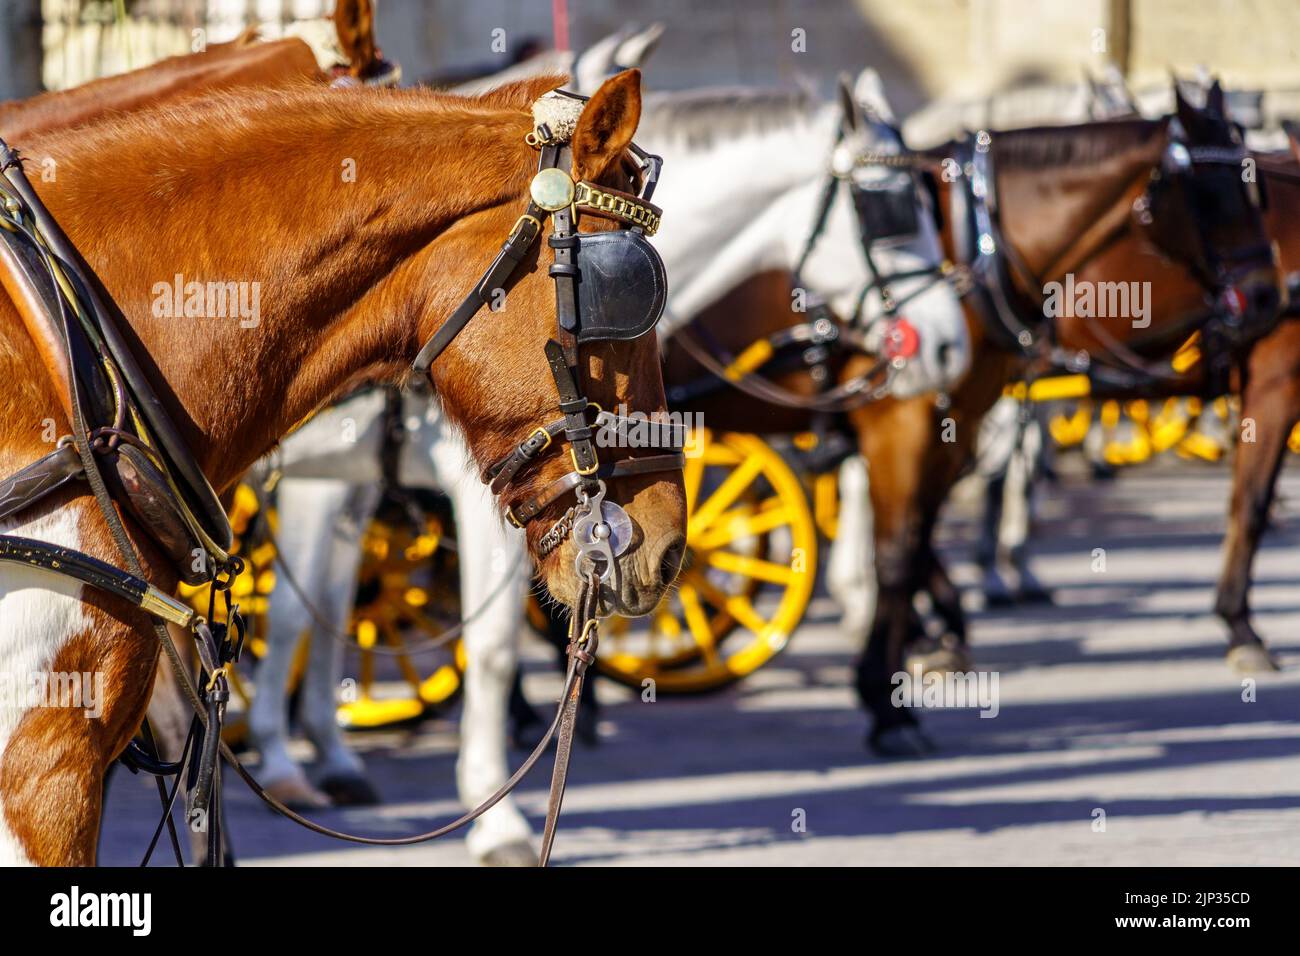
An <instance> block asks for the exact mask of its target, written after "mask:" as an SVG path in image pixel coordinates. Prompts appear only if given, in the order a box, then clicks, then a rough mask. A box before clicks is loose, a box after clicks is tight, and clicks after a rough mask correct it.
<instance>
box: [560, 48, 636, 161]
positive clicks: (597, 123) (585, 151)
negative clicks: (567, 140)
mask: <svg viewBox="0 0 1300 956" xmlns="http://www.w3.org/2000/svg"><path fill="white" fill-rule="evenodd" d="M639 122H641V71H640V70H624V71H623V72H622V73H619V74H617V75H615V76H612V77H610V78H609V79H608V80H606V81H605V82H604V83H602V84H600V87H599V88H598V89H597V90H596V92H595V93H593V94H592V96H591V99H590V100H588V101H587V105H586V106H585V107H584V108H583V110H582V115H581V116H579V117H578V127H577V129H576V130H574V132H573V140H572V142H573V174H574V178H575V179H589V180H593V181H594V180H597V179H599V178H600V177H601V176H602V175H604V174H605V172H606V171H607V170H609V168H610V167H611V166H613V165H614V163H616V162H618V160H619V158H620V157H622V155H623V151H624V150H625V149H627V147H628V144H629V143H631V142H632V136H633V134H634V133H636V127H637V123H639Z"/></svg>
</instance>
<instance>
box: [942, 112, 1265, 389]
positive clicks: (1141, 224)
mask: <svg viewBox="0 0 1300 956" xmlns="http://www.w3.org/2000/svg"><path fill="white" fill-rule="evenodd" d="M1168 122H1169V132H1168V141H1167V143H1166V145H1165V148H1164V150H1163V152H1162V154H1161V160H1160V164H1159V165H1158V166H1157V167H1156V168H1155V169H1154V170H1153V171H1152V173H1151V175H1150V177H1149V179H1148V181H1147V182H1146V184H1145V185H1144V187H1143V188H1142V190H1141V192H1140V194H1139V195H1138V196H1137V197H1136V198H1133V192H1132V190H1131V189H1126V190H1125V191H1124V192H1123V193H1122V194H1121V195H1120V197H1119V199H1118V200H1117V201H1116V202H1115V203H1114V204H1112V206H1111V207H1110V208H1109V209H1107V210H1105V211H1104V212H1103V213H1101V214H1100V215H1099V216H1098V217H1097V218H1096V220H1095V221H1094V222H1093V223H1091V224H1090V225H1089V226H1088V227H1087V228H1085V229H1084V230H1083V231H1082V232H1081V233H1080V234H1079V235H1078V236H1077V237H1076V238H1075V239H1074V240H1073V241H1072V242H1071V243H1070V244H1069V245H1068V246H1067V248H1066V250H1065V252H1063V253H1062V254H1061V255H1059V256H1058V257H1057V258H1056V260H1055V261H1054V262H1053V263H1051V265H1050V266H1049V267H1048V268H1047V269H1046V270H1045V272H1044V275H1045V276H1047V277H1048V278H1056V277H1059V276H1064V275H1066V274H1068V273H1070V272H1072V271H1074V270H1076V269H1078V268H1080V267H1082V266H1083V265H1085V264H1086V263H1087V262H1089V261H1091V260H1092V259H1093V258H1094V257H1096V256H1097V255H1099V254H1100V253H1101V252H1103V251H1104V250H1105V249H1106V248H1107V247H1109V246H1110V245H1111V243H1112V242H1114V241H1115V240H1116V239H1117V238H1119V236H1120V235H1121V234H1123V232H1125V231H1126V230H1128V229H1133V230H1135V231H1137V232H1138V234H1140V235H1144V236H1145V237H1146V238H1147V239H1148V241H1150V242H1151V243H1152V245H1154V246H1155V247H1156V248H1157V249H1158V250H1159V251H1160V252H1161V254H1162V255H1165V256H1167V257H1168V258H1171V259H1174V260H1176V261H1179V262H1180V264H1182V265H1183V266H1184V267H1185V268H1186V269H1187V270H1188V272H1189V274H1191V275H1192V276H1193V277H1194V278H1195V279H1196V281H1197V282H1198V283H1199V284H1200V285H1201V286H1202V288H1203V289H1204V290H1205V292H1206V298H1207V303H1208V305H1209V310H1208V312H1207V315H1206V316H1204V317H1203V318H1202V319H1201V320H1200V321H1199V323H1198V325H1199V327H1200V328H1201V329H1203V331H1204V333H1205V335H1206V336H1208V337H1210V338H1221V339H1224V340H1226V341H1232V340H1234V339H1240V335H1238V334H1237V333H1236V331H1235V330H1237V329H1238V328H1239V327H1240V318H1241V315H1242V312H1243V304H1242V300H1241V295H1240V293H1239V291H1238V290H1237V289H1236V286H1235V283H1236V281H1237V279H1238V278H1239V277H1240V274H1241V272H1242V265H1241V264H1242V263H1250V262H1252V261H1258V259H1259V258H1260V257H1261V256H1268V257H1270V258H1271V248H1270V247H1269V246H1268V244H1267V243H1266V242H1265V243H1261V244H1256V245H1251V246H1248V247H1246V248H1242V249H1235V250H1231V251H1229V252H1227V253H1225V252H1223V251H1221V250H1220V249H1219V248H1218V246H1217V244H1216V243H1214V242H1213V241H1212V240H1211V239H1210V229H1211V226H1212V224H1211V223H1210V222H1209V221H1208V218H1207V216H1206V215H1205V214H1204V213H1203V211H1202V210H1201V209H1200V208H1199V207H1198V206H1197V204H1196V203H1195V202H1190V201H1189V202H1184V203H1183V204H1182V205H1181V207H1180V208H1181V210H1182V211H1183V212H1184V213H1185V215H1186V216H1187V217H1188V218H1189V220H1190V223H1189V224H1190V229H1189V230H1188V232H1189V234H1190V236H1191V242H1190V243H1189V244H1188V246H1187V248H1186V251H1185V252H1182V253H1180V252H1176V251H1171V249H1170V248H1169V243H1168V242H1165V241H1160V240H1159V239H1158V238H1157V237H1156V236H1155V235H1154V234H1153V227H1154V226H1155V225H1156V224H1157V214H1158V209H1160V208H1163V207H1165V206H1167V205H1168V201H1167V197H1168V196H1169V194H1170V190H1171V189H1173V188H1174V186H1175V185H1178V186H1181V187H1182V188H1183V189H1184V191H1185V192H1187V191H1190V190H1193V189H1196V188H1201V189H1204V188H1205V186H1204V185H1202V184H1200V183H1199V182H1198V181H1197V180H1196V175H1197V169H1198V167H1199V168H1202V169H1205V168H1209V169H1210V170H1214V169H1216V168H1217V169H1225V168H1232V169H1234V170H1235V171H1236V173H1237V174H1238V176H1239V174H1240V170H1241V168H1242V162H1243V161H1244V160H1245V159H1246V158H1247V157H1248V156H1249V153H1248V152H1247V151H1246V149H1245V146H1244V144H1243V143H1242V142H1241V141H1240V137H1239V136H1237V137H1235V138H1234V140H1233V142H1232V143H1231V144H1230V145H1227V146H1210V145H1200V144H1194V143H1191V142H1189V140H1188V138H1187V134H1186V132H1185V130H1184V129H1183V127H1182V124H1181V122H1180V121H1179V120H1178V119H1176V118H1171V119H1170V120H1169V121H1168ZM992 147H993V137H992V135H991V134H990V133H989V132H987V131H980V132H978V133H977V134H975V135H974V136H973V137H968V138H967V139H966V140H964V141H960V142H958V143H956V144H954V146H953V148H952V156H951V158H952V160H953V163H954V165H955V167H956V168H957V169H958V170H959V171H960V173H961V175H960V176H959V177H957V178H958V179H960V181H961V182H960V184H954V188H953V189H951V190H950V202H951V206H952V217H953V228H954V233H955V237H956V244H957V246H958V252H959V255H960V257H961V258H962V259H963V260H964V262H965V268H966V269H968V271H969V273H970V277H971V279H972V282H971V283H970V289H969V293H970V294H973V296H974V298H975V300H976V302H977V303H978V305H979V311H980V313H981V314H982V316H983V318H984V327H985V330H986V331H987V332H988V333H989V336H990V338H991V340H992V341H993V342H994V343H995V344H997V345H998V346H999V347H1001V348H1002V349H1004V350H1005V351H1009V352H1011V353H1013V354H1018V355H1021V356H1023V357H1025V358H1027V359H1034V358H1038V357H1043V356H1047V357H1048V360H1049V362H1050V363H1052V364H1055V365H1057V366H1059V367H1062V368H1065V369H1067V370H1069V371H1072V372H1088V373H1089V374H1101V373H1100V371H1099V370H1098V369H1096V368H1095V366H1093V364H1092V363H1091V361H1090V359H1089V357H1088V356H1086V355H1077V354H1075V353H1068V354H1067V353H1066V352H1064V351H1063V350H1061V349H1059V348H1058V347H1056V345H1055V341H1054V337H1055V331H1056V329H1055V323H1053V322H1052V321H1050V319H1051V316H1050V315H1048V314H1047V312H1048V311H1049V310H1047V309H1046V308H1045V307H1044V301H1045V297H1044V294H1043V292H1042V290H1043V288H1044V283H1045V281H1046V280H1045V279H1044V278H1042V277H1040V276H1036V275H1034V274H1033V273H1032V272H1031V270H1030V269H1029V268H1028V267H1027V266H1026V265H1025V263H1023V262H1022V261H1021V260H1020V258H1019V256H1018V255H1017V254H1016V252H1015V250H1014V249H1013V248H1012V246H1011V245H1010V244H1009V243H1008V242H1007V241H1006V239H1005V237H1004V236H1003V234H1002V229H1001V224H1000V211H999V205H998V193H997V177H996V173H995V170H994V164H993V148H992ZM949 168H952V167H949ZM1246 195H1247V197H1248V202H1249V204H1250V205H1251V206H1252V207H1253V208H1255V209H1259V208H1261V200H1260V195H1259V193H1258V191H1255V190H1250V189H1247V190H1246ZM1160 218H1161V219H1162V220H1163V219H1166V218H1168V216H1167V214H1166V215H1163V216H1161V217H1160ZM1026 293H1027V294H1028V295H1029V297H1030V298H1031V299H1033V300H1036V303H1035V304H1034V305H1030V306H1029V307H1026V303H1025V296H1026ZM1083 318H1084V320H1085V321H1086V322H1087V323H1088V325H1089V328H1090V329H1092V330H1093V332H1094V334H1096V335H1097V337H1098V339H1099V341H1101V342H1103V344H1104V345H1105V346H1106V348H1107V350H1108V352H1110V353H1111V355H1112V356H1113V357H1114V358H1115V359H1117V360H1118V361H1119V362H1120V363H1121V365H1123V366H1126V371H1127V372H1128V373H1130V374H1133V375H1136V376H1137V379H1136V380H1135V382H1137V381H1148V382H1149V381H1152V380H1165V381H1172V380H1177V379H1179V378H1180V377H1181V376H1180V374H1178V373H1176V372H1171V371H1167V370H1165V369H1163V368H1160V367H1158V366H1156V365H1153V364H1152V363H1150V362H1148V361H1147V360H1145V359H1143V358H1141V357H1140V356H1138V355H1137V354H1136V353H1134V352H1133V351H1132V350H1131V349H1130V348H1128V347H1127V346H1126V345H1124V344H1123V343H1122V342H1120V341H1119V340H1118V339H1116V338H1115V337H1114V336H1113V335H1112V334H1111V333H1110V332H1109V331H1107V330H1106V329H1105V328H1104V326H1102V325H1101V323H1100V322H1097V321H1096V320H1095V319H1093V318H1090V317H1087V316H1084V317H1083ZM1263 331H1266V330H1263ZM1258 334H1263V332H1262V331H1260V330H1252V331H1251V337H1252V338H1253V337H1255V336H1256V335H1258ZM1112 384H1114V383H1112ZM1129 384H1130V385H1132V384H1134V383H1129Z"/></svg>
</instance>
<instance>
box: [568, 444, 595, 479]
mask: <svg viewBox="0 0 1300 956" xmlns="http://www.w3.org/2000/svg"><path fill="white" fill-rule="evenodd" d="M569 460H570V461H572V462H573V470H574V471H575V472H576V473H577V474H579V475H582V476H583V477H584V478H585V477H587V476H588V475H594V474H595V473H596V472H597V471H599V470H600V458H599V456H594V461H592V464H591V467H590V468H588V469H586V470H585V471H584V470H583V468H582V466H581V465H579V464H578V451H577V449H576V448H570V449H569Z"/></svg>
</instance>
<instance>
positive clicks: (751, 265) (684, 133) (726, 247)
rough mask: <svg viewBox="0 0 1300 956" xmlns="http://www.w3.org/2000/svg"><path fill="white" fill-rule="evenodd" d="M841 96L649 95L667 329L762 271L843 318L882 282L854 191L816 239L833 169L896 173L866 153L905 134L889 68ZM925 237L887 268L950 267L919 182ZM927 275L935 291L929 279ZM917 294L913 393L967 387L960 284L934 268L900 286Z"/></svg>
mask: <svg viewBox="0 0 1300 956" xmlns="http://www.w3.org/2000/svg"><path fill="white" fill-rule="evenodd" d="M840 93H841V95H840V99H839V102H837V103H820V102H818V101H817V100H816V99H815V98H814V97H813V96H811V95H810V94H808V93H807V92H802V91H795V92H791V91H788V90H754V89H743V88H742V89H738V88H722V89H706V90H697V91H688V92H683V93H658V94H651V95H650V96H648V97H646V100H645V104H644V107H643V110H642V114H641V123H640V125H639V126H638V128H637V142H638V144H639V145H641V146H642V147H643V148H644V149H646V150H648V151H649V152H651V153H657V154H659V155H661V156H663V158H664V173H663V177H662V181H661V182H660V184H659V188H658V190H657V191H656V193H655V202H656V203H658V204H659V205H661V206H663V208H664V209H665V210H666V213H665V215H664V221H663V225H662V226H661V227H660V230H659V232H658V234H657V235H656V236H655V248H657V249H658V250H659V253H660V255H661V256H663V260H664V264H665V265H666V266H667V269H668V283H669V289H668V306H667V309H666V310H665V313H664V318H663V320H661V322H660V327H659V333H660V336H661V337H664V336H668V335H672V334H673V333H674V332H675V331H676V330H677V329H679V328H682V327H683V326H685V325H686V324H688V323H689V322H690V320H691V319H692V318H694V317H695V316H696V315H698V314H699V313H700V312H701V311H703V310H704V309H705V308H706V307H708V306H710V305H712V304H713V303H715V302H717V301H718V300H720V299H722V297H723V296H724V295H726V294H727V293H728V292H730V291H731V290H732V289H734V288H736V287H737V286H739V285H740V284H741V282H742V281H744V280H745V279H747V278H749V277H750V276H752V275H754V274H756V273H759V272H765V271H768V270H784V271H788V272H793V271H794V270H795V269H796V268H797V267H799V266H800V264H801V260H802V268H801V269H800V270H799V277H798V278H799V280H800V281H801V283H802V284H803V287H804V288H805V289H806V290H807V292H809V293H810V294H813V295H816V296H818V297H820V298H821V299H823V300H825V301H826V302H827V303H828V304H829V305H830V307H831V309H832V310H833V311H835V313H836V314H838V315H840V316H845V317H847V316H850V315H852V314H853V313H854V311H855V309H856V308H857V304H858V300H859V298H860V297H861V296H862V293H863V290H864V289H867V288H868V286H870V285H871V284H872V282H873V280H874V279H875V278H876V276H875V275H874V274H873V272H872V271H871V268H870V266H869V265H868V262H867V259H866V257H865V255H864V254H863V242H862V238H861V234H860V226H859V221H858V216H857V213H856V211H855V210H854V207H853V202H852V199H851V198H850V195H849V190H848V189H847V188H838V189H837V190H836V191H835V193H834V196H833V199H832V202H831V204H830V208H829V211H828V214H827V217H826V220H825V226H824V228H823V231H822V232H821V234H820V236H819V237H818V239H817V241H816V242H815V243H814V244H813V245H812V246H811V248H810V249H808V254H807V256H806V258H805V257H804V253H805V249H806V248H807V247H808V239H809V236H810V235H811V234H812V232H813V228H814V222H815V219H816V217H817V214H818V211H819V208H820V206H821V197H822V194H823V190H824V189H825V187H826V184H827V181H828V178H829V177H830V176H831V174H832V172H835V173H836V174H838V176H839V177H840V178H841V179H849V178H852V179H855V180H857V181H858V182H859V183H861V184H863V185H868V186H869V185H872V184H875V183H878V182H879V181H880V180H882V179H883V178H886V177H891V176H896V175H897V173H896V171H894V170H892V169H888V168H886V167H883V166H880V165H876V164H873V163H870V162H861V161H859V157H862V156H864V155H866V154H872V153H874V154H894V153H898V152H900V151H901V149H902V143H901V140H900V139H899V137H898V135H897V133H896V132H895V131H894V129H893V127H892V125H890V121H891V120H892V117H891V116H889V115H888V114H887V113H884V114H882V112H881V111H880V109H879V104H880V102H881V101H882V99H881V97H880V94H879V77H878V76H877V75H876V73H875V71H873V70H864V71H863V72H862V74H861V75H860V76H859V77H858V80H857V83H856V84H855V85H854V86H853V88H852V89H850V88H849V87H848V86H847V85H846V84H841V90H840ZM915 201H916V202H917V204H918V206H919V207H920V208H919V209H918V210H917V213H918V214H917V222H918V226H919V231H918V233H917V234H916V235H915V236H914V237H912V238H910V239H908V240H906V241H902V242H899V241H894V242H891V243H889V244H888V245H879V246H875V247H873V248H872V250H871V255H872V259H873V261H874V262H875V264H876V266H877V267H878V268H879V269H880V270H881V272H882V273H883V274H884V275H885V276H886V277H888V276H890V275H894V274H901V273H908V272H915V271H917V270H922V269H932V270H937V268H938V267H939V264H940V263H941V262H942V261H943V251H942V249H941V248H940V245H939V237H938V234H937V232H936V229H935V224H934V219H933V216H932V215H931V213H930V211H929V208H928V197H927V196H925V195H924V194H923V192H922V191H918V193H917V194H916V196H915ZM927 284H928V287H927ZM889 285H890V291H891V292H892V293H893V296H894V298H895V299H897V300H899V301H906V305H905V306H904V308H903V313H904V316H905V318H906V319H907V320H908V321H909V322H910V323H911V324H912V325H913V326H914V327H915V328H916V329H917V331H918V332H919V337H920V351H919V353H918V355H917V356H916V357H915V358H914V359H913V360H912V361H910V362H909V363H908V364H907V366H906V368H905V369H904V370H903V372H902V373H901V374H900V375H898V376H897V378H896V379H895V380H894V383H893V392H894V394H895V395H898V396H899V397H907V396H911V395H916V394H920V393H922V392H927V391H934V390H937V389H942V388H945V387H947V386H948V385H950V384H952V383H953V382H955V381H956V380H957V379H958V378H959V377H960V376H961V375H962V374H964V373H965V371H966V368H967V367H968V365H969V362H970V343H969V341H968V338H967V331H966V324H965V320H964V319H963V317H962V311H961V307H960V305H959V303H958V301H957V296H956V295H955V293H954V292H953V290H952V287H951V286H950V285H949V284H948V283H946V282H933V281H932V280H931V279H929V278H927V277H924V276H914V277H912V278H904V279H897V280H894V281H891V282H890V283H889ZM862 309H863V317H864V319H865V321H867V322H868V323H871V324H872V326H873V328H876V329H878V330H880V331H881V332H883V326H882V324H881V323H876V322H874V320H875V319H877V318H879V317H880V316H881V315H882V314H883V312H884V306H883V303H882V301H881V298H880V294H879V289H878V288H871V289H870V291H869V293H868V294H867V296H866V298H865V299H864V300H863V303H862Z"/></svg>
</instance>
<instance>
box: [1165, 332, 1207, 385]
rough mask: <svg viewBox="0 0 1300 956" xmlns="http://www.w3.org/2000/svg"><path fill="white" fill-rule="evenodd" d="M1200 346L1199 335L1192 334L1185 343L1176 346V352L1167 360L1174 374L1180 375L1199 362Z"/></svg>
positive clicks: (1197, 333)
mask: <svg viewBox="0 0 1300 956" xmlns="http://www.w3.org/2000/svg"><path fill="white" fill-rule="evenodd" d="M1200 344H1201V333H1200V332H1193V333H1192V334H1191V336H1190V337H1189V338H1188V339H1187V341H1186V342H1184V343H1183V344H1182V345H1180V346H1178V351H1177V352H1175V353H1174V357H1173V358H1172V359H1170V360H1169V364H1170V366H1172V367H1173V370H1174V371H1175V372H1177V373H1178V374H1179V375H1182V374H1183V373H1184V372H1186V371H1188V370H1189V369H1191V368H1192V366H1194V365H1195V364H1196V363H1197V362H1199V361H1200V360H1201V349H1200Z"/></svg>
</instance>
